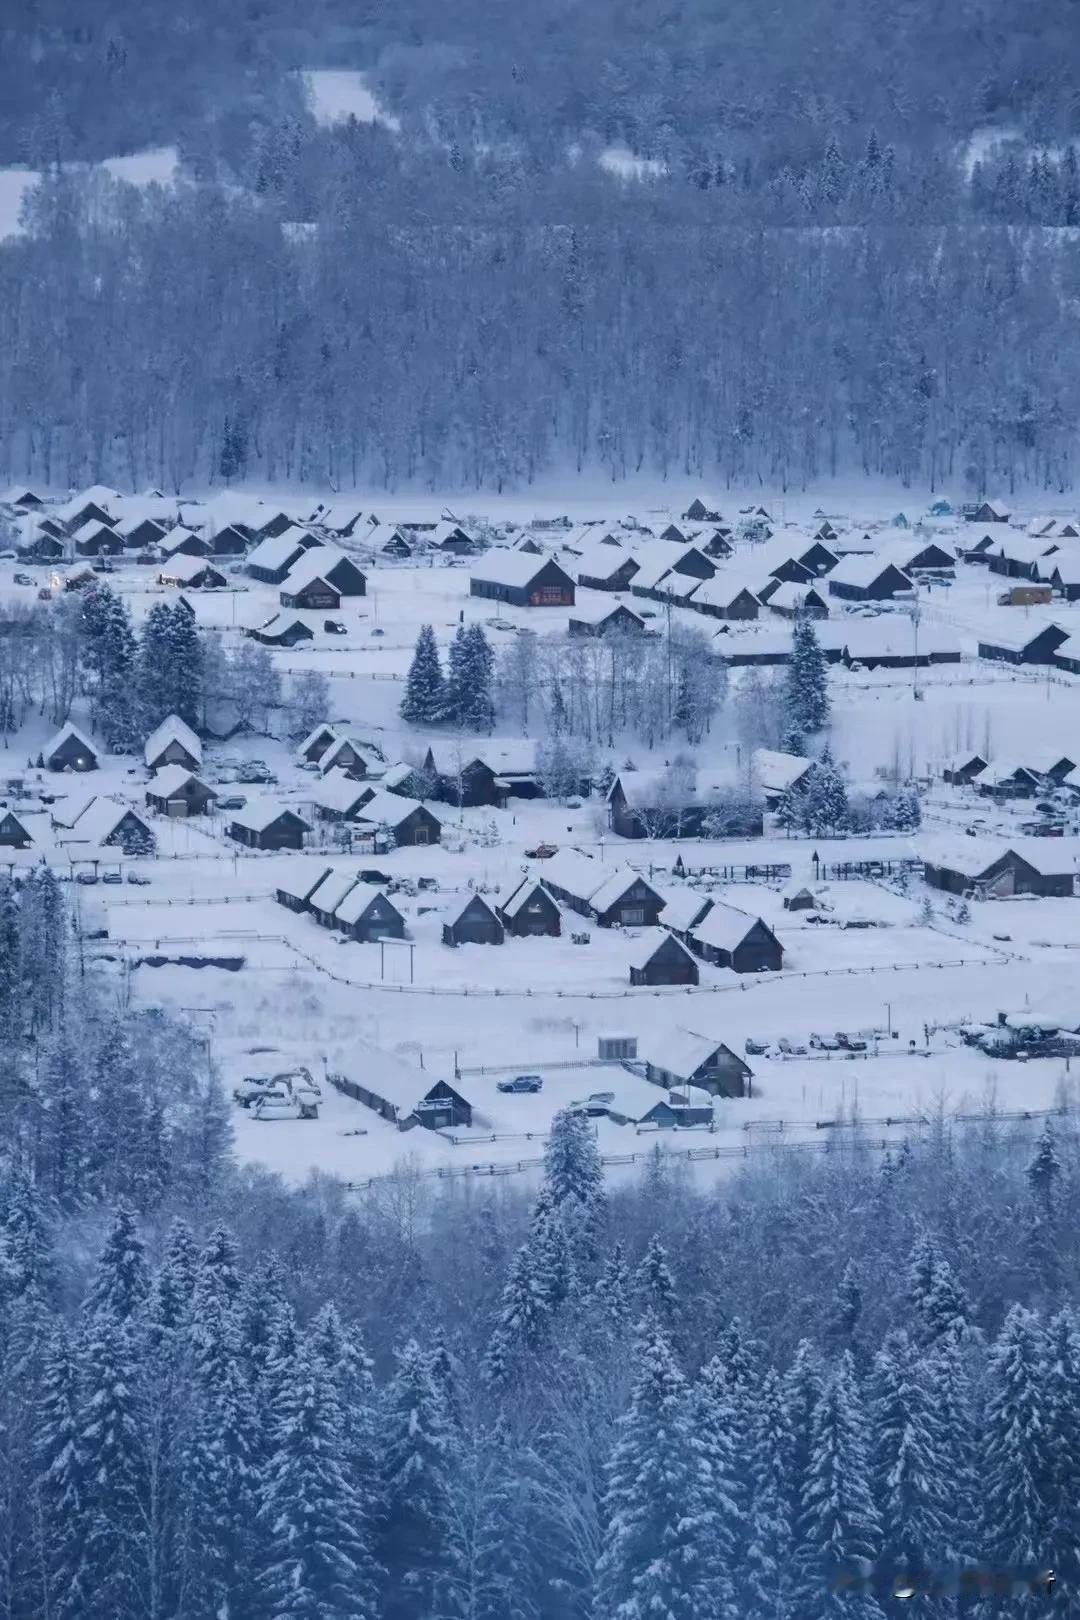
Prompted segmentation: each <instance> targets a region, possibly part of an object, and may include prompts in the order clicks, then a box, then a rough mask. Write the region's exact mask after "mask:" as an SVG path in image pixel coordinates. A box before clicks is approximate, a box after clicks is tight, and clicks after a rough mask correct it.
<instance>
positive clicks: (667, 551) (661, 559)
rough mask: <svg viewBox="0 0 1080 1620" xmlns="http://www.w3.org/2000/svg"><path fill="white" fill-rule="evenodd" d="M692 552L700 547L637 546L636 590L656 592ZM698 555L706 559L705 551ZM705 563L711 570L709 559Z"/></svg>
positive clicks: (660, 543) (656, 542) (661, 542)
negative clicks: (666, 577) (676, 566)
mask: <svg viewBox="0 0 1080 1620" xmlns="http://www.w3.org/2000/svg"><path fill="white" fill-rule="evenodd" d="M692 551H698V547H696V546H681V545H676V544H674V543H673V542H672V541H670V540H646V541H644V542H643V543H642V544H641V545H639V546H635V547H634V550H633V558H634V561H635V562H636V563H637V565H638V571H637V573H636V574H635V575H634V576H633V579H632V581H631V583H632V585H633V586H634V588H635V590H636V589H638V588H640V589H642V590H646V591H651V590H655V589H656V587H657V585H658V584H659V583H660V581H661V580H662V579H663V578H664V576H665V575H666V574H669V573H671V572H672V571H673V570H674V568H675V564H676V563H678V562H682V560H683V558H684V557H688V556H689V555H690V553H691V552H692ZM698 555H699V556H701V557H705V553H704V552H703V551H698ZM705 561H706V562H708V563H709V566H710V568H711V567H712V566H713V564H712V562H711V561H710V559H709V558H707V557H705ZM598 577H601V576H598Z"/></svg>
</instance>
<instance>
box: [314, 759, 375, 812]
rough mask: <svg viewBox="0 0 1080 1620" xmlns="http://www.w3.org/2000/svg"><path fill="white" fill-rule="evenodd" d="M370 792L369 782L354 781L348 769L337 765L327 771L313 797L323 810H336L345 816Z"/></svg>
mask: <svg viewBox="0 0 1080 1620" xmlns="http://www.w3.org/2000/svg"><path fill="white" fill-rule="evenodd" d="M370 792H371V788H370V786H369V785H368V784H366V783H364V782H357V781H354V779H353V778H352V777H351V776H349V775H348V773H347V772H346V771H343V770H341V769H340V768H339V767H336V766H335V768H334V769H333V770H332V771H327V773H326V775H325V776H324V777H323V778H322V780H321V781H320V782H319V783H318V784H317V785H316V787H315V790H314V792H313V793H312V798H313V799H314V801H315V803H316V804H317V805H318V806H319V808H320V809H321V810H332V811H336V813H337V814H338V815H341V816H344V815H347V814H348V812H349V811H350V810H351V809H352V808H353V806H354V805H355V804H356V803H357V802H358V801H359V800H360V799H361V798H362V797H363V795H364V794H365V793H370Z"/></svg>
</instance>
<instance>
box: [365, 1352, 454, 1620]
mask: <svg viewBox="0 0 1080 1620" xmlns="http://www.w3.org/2000/svg"><path fill="white" fill-rule="evenodd" d="M383 1413H384V1418H383V1424H382V1428H381V1434H380V1439H381V1448H380V1449H381V1454H382V1469H381V1473H382V1497H381V1506H382V1514H381V1522H380V1536H379V1546H378V1558H379V1562H380V1564H381V1565H382V1566H383V1569H384V1571H385V1576H384V1580H383V1588H382V1602H381V1607H379V1608H378V1610H377V1611H376V1612H377V1613H378V1615H379V1616H380V1620H430V1616H432V1615H434V1614H438V1613H440V1612H441V1611H440V1601H441V1594H442V1593H443V1592H444V1590H446V1589H447V1588H450V1589H452V1588H453V1585H454V1574H455V1552H454V1536H453V1512H452V1501H451V1499H452V1495H453V1491H454V1483H455V1482H454V1478H453V1472H452V1459H453V1455H454V1448H453V1443H452V1438H451V1435H450V1432H449V1426H448V1424H447V1420H446V1413H445V1411H444V1409H443V1403H442V1399H441V1396H440V1394H439V1391H438V1390H437V1389H436V1387H435V1384H434V1382H433V1380H432V1377H431V1366H430V1362H429V1359H428V1357H427V1355H426V1354H425V1353H424V1351H423V1350H422V1349H421V1348H420V1346H419V1345H418V1344H417V1343H416V1341H415V1340H410V1341H409V1343H408V1344H406V1345H405V1346H404V1348H403V1349H401V1350H400V1351H398V1354H397V1369H396V1371H395V1374H394V1377H393V1378H392V1379H391V1381H390V1384H389V1385H388V1387H387V1390H386V1395H385V1400H384V1403H383Z"/></svg>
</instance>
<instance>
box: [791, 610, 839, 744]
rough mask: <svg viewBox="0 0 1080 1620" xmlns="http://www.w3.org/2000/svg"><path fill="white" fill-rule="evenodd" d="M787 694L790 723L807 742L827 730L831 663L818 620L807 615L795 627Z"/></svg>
mask: <svg viewBox="0 0 1080 1620" xmlns="http://www.w3.org/2000/svg"><path fill="white" fill-rule="evenodd" d="M785 696H786V704H785V709H786V713H787V715H788V724H789V726H790V727H792V728H794V730H795V731H796V732H797V734H798V735H799V737H800V738H802V739H803V740H804V741H805V739H806V738H807V737H812V736H814V735H816V734H817V733H818V732H821V731H824V730H825V729H826V727H827V726H828V724H829V675H828V666H827V664H826V662H825V654H824V653H823V652H822V650H821V644H820V642H819V641H818V638H817V632H816V631H815V629H814V621H813V620H812V619H810V618H808V617H807V616H806V615H805V614H799V615H798V617H797V618H796V620H795V624H794V626H793V628H792V634H791V662H790V663H789V664H788V668H787V680H786V683H785ZM793 752H796V753H801V752H802V750H801V748H800V749H795V750H793Z"/></svg>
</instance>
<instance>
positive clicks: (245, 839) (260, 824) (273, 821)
mask: <svg viewBox="0 0 1080 1620" xmlns="http://www.w3.org/2000/svg"><path fill="white" fill-rule="evenodd" d="M310 831H311V823H310V822H309V821H305V820H304V818H303V816H299V815H297V813H296V811H295V810H290V809H288V808H286V806H284V805H281V804H275V803H274V802H273V801H272V800H267V799H255V800H249V801H248V803H247V804H246V805H245V806H244V808H243V809H242V810H232V811H230V813H229V821H228V825H227V826H226V828H225V832H226V835H227V837H229V838H232V839H233V840H234V841H235V842H236V843H238V844H243V845H245V847H246V848H247V849H303V847H304V834H305V833H309V832H310Z"/></svg>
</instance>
